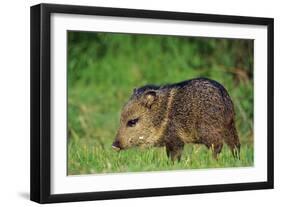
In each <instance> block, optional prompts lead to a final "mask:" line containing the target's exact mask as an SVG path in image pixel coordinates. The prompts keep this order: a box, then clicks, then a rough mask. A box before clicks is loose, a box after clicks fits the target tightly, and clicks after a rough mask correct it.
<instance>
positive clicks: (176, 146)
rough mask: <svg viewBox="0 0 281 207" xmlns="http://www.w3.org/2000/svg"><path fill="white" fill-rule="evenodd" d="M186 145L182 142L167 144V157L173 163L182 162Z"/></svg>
mask: <svg viewBox="0 0 281 207" xmlns="http://www.w3.org/2000/svg"><path fill="white" fill-rule="evenodd" d="M183 148H184V143H183V142H182V141H180V140H178V141H174V142H169V143H167V144H166V153H167V156H168V157H169V158H170V159H171V160H172V161H173V162H175V161H180V159H181V154H182V151H183Z"/></svg>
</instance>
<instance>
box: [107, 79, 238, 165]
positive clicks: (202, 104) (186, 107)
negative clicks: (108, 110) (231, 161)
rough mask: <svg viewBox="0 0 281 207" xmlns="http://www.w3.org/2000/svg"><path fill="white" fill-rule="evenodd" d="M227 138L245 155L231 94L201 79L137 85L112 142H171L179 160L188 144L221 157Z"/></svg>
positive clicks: (115, 145) (124, 144)
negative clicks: (200, 145) (165, 83)
mask: <svg viewBox="0 0 281 207" xmlns="http://www.w3.org/2000/svg"><path fill="white" fill-rule="evenodd" d="M224 142H225V143H226V144H227V145H228V146H229V147H230V149H231V151H232V154H233V156H234V157H236V158H239V154H240V141H239V137H238V135H237V131H236V128H235V113H234V107H233V103H232V101H231V98H230V96H229V94H228V93H227V91H226V89H225V88H224V87H223V86H222V85H221V84H219V83H218V82H216V81H214V80H210V79H207V78H196V79H191V80H187V81H183V82H180V83H176V84H168V85H164V86H155V85H146V86H143V87H140V88H137V89H134V91H133V94H132V96H131V98H130V99H129V101H128V102H127V103H126V104H125V105H124V107H123V110H122V113H121V119H120V127H119V130H118V132H117V135H116V138H115V141H114V142H113V144H112V147H113V148H114V149H116V150H121V149H127V148H130V147H143V148H146V147H152V146H159V147H161V146H165V147H166V152H167V156H168V157H170V158H171V159H172V161H175V160H178V161H179V160H180V158H181V154H182V151H183V148H184V144H185V143H195V144H204V145H205V146H207V148H209V149H211V150H212V152H213V157H214V158H215V159H217V156H218V154H219V153H220V152H221V149H222V146H223V143H224Z"/></svg>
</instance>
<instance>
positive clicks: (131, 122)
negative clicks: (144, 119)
mask: <svg viewBox="0 0 281 207" xmlns="http://www.w3.org/2000/svg"><path fill="white" fill-rule="evenodd" d="M138 121H139V119H138V118H137V119H131V120H129V121H128V122H127V126H128V127H134V126H135V125H136V124H137V122H138Z"/></svg>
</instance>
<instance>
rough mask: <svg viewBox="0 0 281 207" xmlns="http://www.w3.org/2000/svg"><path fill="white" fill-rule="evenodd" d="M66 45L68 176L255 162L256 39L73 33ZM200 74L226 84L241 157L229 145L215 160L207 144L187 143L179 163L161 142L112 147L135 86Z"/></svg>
mask: <svg viewBox="0 0 281 207" xmlns="http://www.w3.org/2000/svg"><path fill="white" fill-rule="evenodd" d="M67 50H68V52H67V54H68V68H67V71H68V76H67V77H68V173H69V174H85V173H97V172H124V171H145V170H168V169H187V168H211V167H233V166H249V165H252V164H253V40H240V39H219V38H198V37H176V36H160V35H132V34H113V33H90V32H68V48H67ZM196 77H207V78H210V79H214V80H216V81H218V82H220V83H221V84H222V85H224V86H225V88H226V89H227V90H228V92H229V94H230V96H231V98H232V100H233V102H234V106H235V110H236V126H237V129H238V134H239V136H240V140H241V143H242V150H241V160H234V159H233V158H232V156H231V155H230V151H229V149H228V148H227V147H226V146H225V147H224V148H223V152H222V153H221V155H220V157H219V160H218V161H215V160H212V156H209V153H210V152H209V151H208V150H207V149H206V148H205V147H204V146H201V145H198V146H196V145H189V146H188V145H187V146H186V147H185V152H184V153H185V154H184V156H183V158H182V161H181V162H180V163H177V164H172V163H170V161H169V160H168V159H167V158H166V155H165V153H164V149H161V148H153V149H147V150H139V149H130V150H128V151H124V152H120V153H117V152H115V151H113V150H112V149H111V144H112V142H113V140H114V137H115V133H116V131H117V129H118V124H119V116H120V111H121V108H122V106H123V105H124V103H125V102H126V101H127V100H128V98H129V96H130V95H131V93H132V90H133V88H135V87H139V86H142V85H145V84H159V85H162V84H166V83H176V82H180V81H183V80H187V79H192V78H196ZM195 152H196V153H195ZM136 163H138V164H136Z"/></svg>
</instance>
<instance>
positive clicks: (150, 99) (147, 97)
mask: <svg viewBox="0 0 281 207" xmlns="http://www.w3.org/2000/svg"><path fill="white" fill-rule="evenodd" d="M156 99H157V94H156V91H152V90H149V91H147V92H145V94H144V105H145V106H146V107H148V108H151V106H152V105H153V104H154V103H155V101H156Z"/></svg>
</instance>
